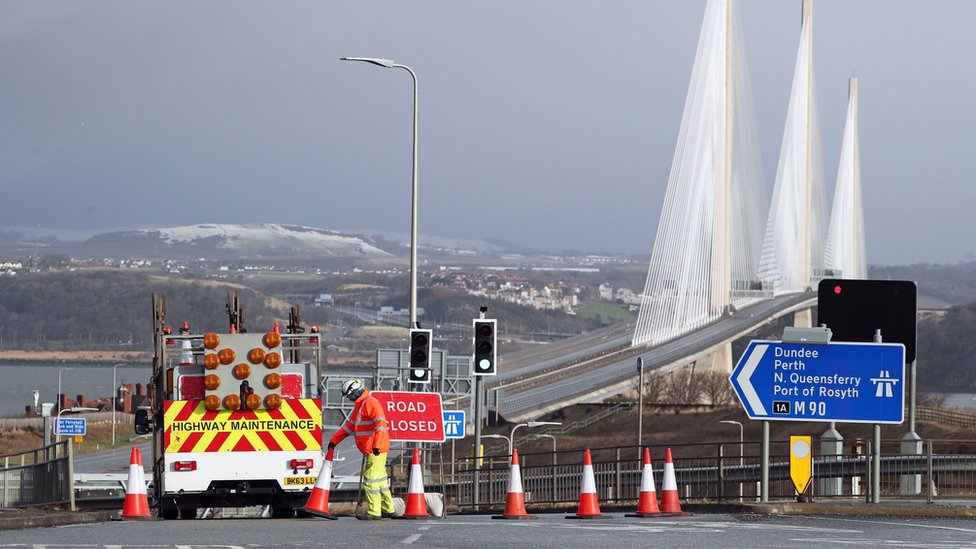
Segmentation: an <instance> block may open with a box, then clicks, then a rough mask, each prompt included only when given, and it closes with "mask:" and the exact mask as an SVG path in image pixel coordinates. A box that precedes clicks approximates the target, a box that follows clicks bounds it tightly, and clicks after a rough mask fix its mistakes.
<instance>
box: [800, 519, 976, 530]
mask: <svg viewBox="0 0 976 549" xmlns="http://www.w3.org/2000/svg"><path fill="white" fill-rule="evenodd" d="M806 518H812V519H817V520H836V521H840V522H860V523H863V524H887V525H890V526H908V527H911V528H931V529H933V530H952V531H954V532H969V533H973V534H976V529H974V528H958V527H955V526H938V525H935V524H916V523H914V522H913V523H905V522H885V521H880V520H863V519H845V518H837V517H830V518H827V517H806Z"/></svg>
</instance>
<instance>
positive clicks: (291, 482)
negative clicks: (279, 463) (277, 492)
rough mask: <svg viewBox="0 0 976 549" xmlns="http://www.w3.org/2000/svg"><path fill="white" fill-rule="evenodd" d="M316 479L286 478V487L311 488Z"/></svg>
mask: <svg viewBox="0 0 976 549" xmlns="http://www.w3.org/2000/svg"><path fill="white" fill-rule="evenodd" d="M313 484H315V477H285V486H311V485H313Z"/></svg>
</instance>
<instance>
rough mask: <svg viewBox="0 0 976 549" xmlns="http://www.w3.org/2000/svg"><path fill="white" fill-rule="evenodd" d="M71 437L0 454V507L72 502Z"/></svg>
mask: <svg viewBox="0 0 976 549" xmlns="http://www.w3.org/2000/svg"><path fill="white" fill-rule="evenodd" d="M71 452H72V450H71V441H68V440H64V441H61V442H57V443H54V444H51V445H49V446H44V447H43V448H38V449H36V450H30V451H27V452H20V453H16V454H8V455H4V456H0V466H2V468H0V507H29V506H32V505H51V504H65V503H67V504H69V505H73V504H74V501H73V495H74V492H73V490H72V480H73V479H72V474H71Z"/></svg>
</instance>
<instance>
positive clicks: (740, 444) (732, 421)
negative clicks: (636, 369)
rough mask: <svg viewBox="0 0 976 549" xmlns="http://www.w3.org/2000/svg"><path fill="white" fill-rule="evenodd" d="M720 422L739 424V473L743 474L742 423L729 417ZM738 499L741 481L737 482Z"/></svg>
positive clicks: (740, 494)
mask: <svg viewBox="0 0 976 549" xmlns="http://www.w3.org/2000/svg"><path fill="white" fill-rule="evenodd" d="M721 423H725V424H727V425H738V426H739V474H740V475H742V474H744V473H743V471H742V454H743V453H744V452H743V445H742V432H743V430H742V423H741V422H738V421H734V420H731V419H727V420H723V421H722V422H721ZM739 499H742V483H741V482H740V483H739Z"/></svg>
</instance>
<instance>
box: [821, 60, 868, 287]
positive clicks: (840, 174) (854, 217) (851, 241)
mask: <svg viewBox="0 0 976 549" xmlns="http://www.w3.org/2000/svg"><path fill="white" fill-rule="evenodd" d="M825 261H826V266H827V270H828V271H829V273H830V275H831V276H833V277H837V278H839V277H843V278H867V277H868V266H867V253H866V247H865V243H864V215H863V206H862V203H861V153H860V147H859V146H858V135H857V77H853V76H852V77H851V80H850V92H849V99H848V104H847V122H846V124H845V125H844V139H843V141H842V142H841V148H840V165H839V166H838V168H837V184H836V186H835V187H834V205H833V208H832V209H831V212H830V228H829V229H828V231H827V251H826V257H825Z"/></svg>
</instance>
